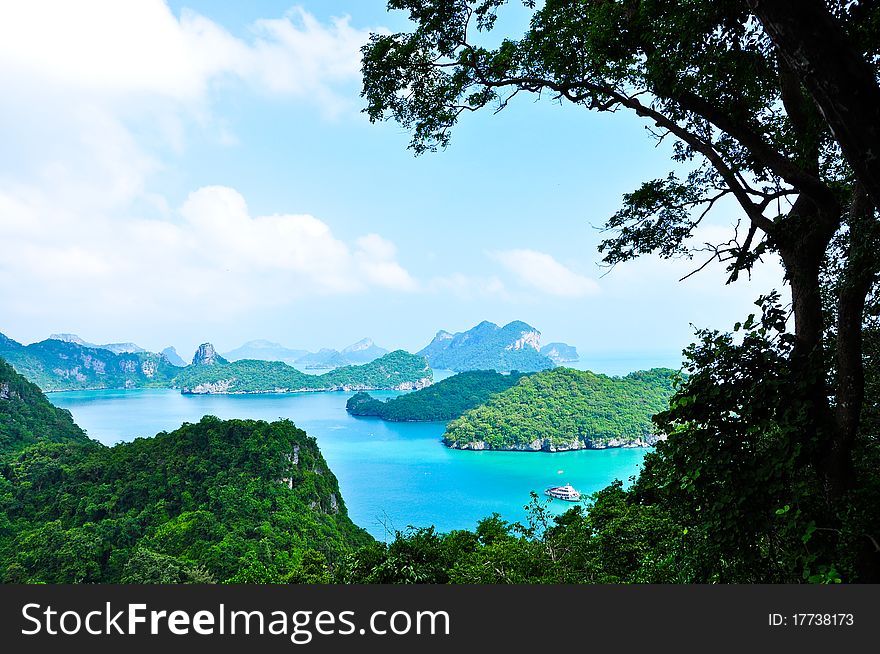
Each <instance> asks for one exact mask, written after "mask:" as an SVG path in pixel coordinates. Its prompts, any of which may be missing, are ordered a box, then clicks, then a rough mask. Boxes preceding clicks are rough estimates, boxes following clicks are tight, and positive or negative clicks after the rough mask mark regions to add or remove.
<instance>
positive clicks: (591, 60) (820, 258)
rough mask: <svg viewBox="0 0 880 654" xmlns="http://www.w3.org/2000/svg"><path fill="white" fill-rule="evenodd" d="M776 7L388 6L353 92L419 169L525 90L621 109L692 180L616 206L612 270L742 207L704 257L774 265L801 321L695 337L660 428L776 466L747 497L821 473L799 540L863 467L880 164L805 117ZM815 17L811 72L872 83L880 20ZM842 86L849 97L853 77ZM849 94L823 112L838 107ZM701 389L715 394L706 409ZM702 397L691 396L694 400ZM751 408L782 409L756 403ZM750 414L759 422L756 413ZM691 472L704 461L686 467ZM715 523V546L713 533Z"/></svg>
mask: <svg viewBox="0 0 880 654" xmlns="http://www.w3.org/2000/svg"><path fill="white" fill-rule="evenodd" d="M508 4H516V5H518V4H522V5H523V6H524V7H525V10H526V11H529V12H530V13H531V17H530V24H529V25H530V26H529V29H528V31H526V33H525V34H522V35H520V36H519V37H518V38H503V39H501V40H500V45H497V46H492V47H489V46H488V45H486V44H487V43H489V42H490V37H491V36H492V35H487V32H490V31H491V30H493V28H495V26H496V21H497V18H498V13H499V12H500V11H503V10H507V9H514V8H513V7H505V5H508ZM539 4H540V7H539V6H538V5H539ZM776 4H779V3H774V2H750V3H743V2H739V1H733V0H716V1H711V2H710V1H703V2H701V1H695V0H690V1H688V0H653V1H649V0H616V1H615V0H546V2H544V3H536V2H533V1H529V0H524V1H522V2H521V3H520V2H512V3H508V1H507V0H479V1H476V0H472V1H467V0H390V1H389V3H388V6H389V9H400V10H406V11H408V12H409V15H410V18H411V20H412V22H413V25H414V27H413V31H412V32H411V33H405V34H392V35H373V36H372V38H371V41H370V43H369V44H368V45H367V46H365V48H364V59H363V73H364V91H363V95H364V97H365V98H366V101H367V108H366V111H367V113H368V114H369V116H370V118H371V119H372V120H374V121H375V120H380V119H385V118H389V117H390V118H393V119H395V120H397V121H398V122H400V123H402V124H403V125H405V126H406V127H408V128H410V129H411V130H412V133H413V138H412V142H411V147H412V148H413V149H414V150H415V151H416V152H417V153H421V152H424V151H427V150H434V149H436V148H438V147H445V146H446V145H447V143H448V142H449V139H450V135H451V129H452V128H453V126H454V125H455V124H456V122H457V121H458V120H459V119H460V118H461V117H462V116H464V115H466V114H467V113H469V112H472V111H478V110H480V109H483V108H490V109H492V108H494V109H496V110H500V109H503V108H504V107H505V106H507V104H508V103H509V102H510V101H511V100H513V98H514V97H515V96H516V95H517V94H523V93H531V94H538V95H541V96H545V97H547V98H548V99H551V100H555V101H559V102H567V103H572V104H575V105H578V106H580V107H583V108H584V110H591V111H599V112H613V111H629V112H632V113H634V114H636V115H638V116H640V117H642V118H644V119H645V120H646V121H647V122H648V123H649V125H650V126H651V127H652V131H653V133H654V134H655V136H656V138H658V139H664V138H668V139H672V140H673V141H674V159H675V163H676V165H675V168H676V170H686V171H687V172H686V173H685V174H683V175H679V174H676V173H674V172H673V173H669V174H668V175H663V176H660V177H659V178H658V179H654V180H648V181H645V182H644V183H643V184H642V185H641V187H640V188H638V189H635V190H634V191H633V192H632V193H630V194H627V195H626V196H625V197H624V199H623V205H622V207H621V209H620V210H619V211H618V212H617V213H616V214H615V215H613V216H612V217H611V218H610V219H609V220H608V222H607V228H608V229H609V232H610V237H609V238H608V239H607V240H605V241H604V242H603V243H602V244H601V246H600V251H602V252H603V253H604V260H605V262H607V263H609V264H616V263H620V262H624V261H627V260H630V259H632V258H635V257H637V256H639V255H641V254H645V253H657V254H659V255H660V256H661V257H666V258H669V257H675V256H682V255H683V256H690V255H691V254H693V247H692V241H693V239H692V236H693V234H694V231H695V230H696V229H697V228H698V227H699V225H700V224H702V223H703V222H704V221H706V220H711V216H712V214H713V210H714V209H716V208H717V207H718V206H719V204H718V203H719V200H721V199H722V198H732V199H733V200H734V201H735V202H736V203H737V204H738V206H739V209H740V211H741V216H742V219H741V228H737V229H736V230H734V231H733V233H731V237H730V240H729V241H727V242H725V243H716V244H711V245H710V247H709V250H708V252H709V254H710V255H711V259H712V260H716V261H718V262H721V263H722V264H724V265H726V267H727V269H728V271H729V274H730V281H731V282H734V281H736V279H737V278H738V277H739V276H740V275H741V274H743V273H746V272H749V271H751V269H752V267H753V266H756V265H760V261H761V258H762V256H764V255H766V254H770V253H774V254H777V255H778V256H779V257H780V258H781V260H782V262H783V264H784V267H785V271H786V278H787V283H788V285H789V288H790V304H788V303H786V309H788V310H790V312H791V314H793V318H794V321H793V323H794V325H793V333H791V334H788V333H787V331H786V321H785V317H786V313H785V311H783V310H781V309H780V308H779V306H778V305H777V304H775V302H774V301H773V300H772V299H770V300H767V301H765V302H764V303H763V305H764V312H765V317H764V319H763V321H750V322H748V323H747V327H746V330H747V331H748V332H749V334H748V338H747V339H746V342H745V343H744V344H743V345H742V346H740V345H736V344H735V342H734V340H729V339H728V340H725V338H724V337H723V336H721V335H718V334H714V335H713V334H711V333H704V334H702V335H701V336H702V347H701V348H695V349H694V350H692V352H691V358H692V362H693V365H694V368H693V372H694V373H695V375H694V380H695V381H694V382H693V383H692V384H691V387H690V390H688V389H685V391H684V392H683V394H682V396H681V397H680V398H679V399H680V400H682V401H681V402H679V403H678V404H677V405H675V406H674V407H673V410H672V411H671V412H670V413H669V414H667V415H665V416H663V419H662V425H661V426H662V427H663V428H664V430H666V431H667V432H668V433H670V434H672V435H673V436H674V435H675V433H676V432H677V431H686V429H685V425H690V426H691V427H693V426H694V425H698V426H699V429H697V430H696V431H694V430H691V432H690V433H699V434H700V438H701V439H702V440H701V442H714V443H716V444H725V443H726V444H728V445H729V443H730V442H734V443H735V447H734V449H736V448H738V449H737V452H747V453H748V454H749V456H750V457H751V458H753V459H754V458H756V457H758V456H759V455H760V456H763V457H766V456H775V457H777V458H778V459H779V461H777V463H778V465H776V466H775V467H771V468H768V469H765V470H761V471H759V474H758V473H756V474H758V476H757V477H755V479H749V480H745V479H743V480H742V483H753V484H754V483H760V482H761V480H762V479H763V480H765V481H766V482H767V483H765V484H764V486H766V487H770V486H773V483H771V481H772V480H771V477H773V476H774V475H775V476H776V478H777V479H788V477H790V476H791V475H792V474H806V475H808V476H812V477H814V479H815V485H814V486H813V487H811V488H812V489H813V491H814V492H813V494H814V495H816V494H817V495H818V496H819V499H820V502H819V506H818V507H813V508H812V509H811V511H812V514H811V515H812V517H810V519H809V520H808V521H806V524H807V525H808V526H807V529H808V531H809V534H810V535H812V534H813V533H814V532H815V530H817V529H818V530H820V531H826V530H827V532H828V533H829V534H831V533H836V534H841V533H843V531H844V529H843V526H842V525H843V524H844V523H845V522H846V519H847V517H846V516H848V515H850V514H851V513H852V510H851V507H852V505H851V502H852V497H853V495H854V494H858V493H859V492H861V490H862V488H861V486H863V480H861V478H860V476H859V475H860V473H859V471H858V470H857V466H856V465H855V463H856V460H855V459H856V458H858V459H861V457H863V453H862V451H861V450H859V454H858V457H854V452H855V451H856V449H857V448H858V447H859V439H860V438H863V439H864V438H867V439H868V440H872V442H874V443H875V442H876V439H875V438H874V435H873V434H868V435H865V434H864V429H862V426H863V420H862V416H863V412H864V410H865V406H866V403H865V371H864V358H865V357H864V354H863V336H864V329H865V315H866V311H865V306H866V300H867V299H868V298H869V297H870V294H871V293H872V289H874V288H875V287H876V283H877V276H878V271H880V223H878V220H877V210H876V206H875V202H874V201H872V195H873V193H871V192H869V190H870V191H873V186H872V182H873V178H872V177H871V174H872V171H873V170H874V168H873V167H872V166H873V163H872V162H868V163H869V164H870V165H867V166H864V165H863V166H851V165H849V163H848V162H847V157H849V158H850V159H851V160H852V159H853V158H854V157H855V158H856V159H858V157H859V154H858V152H859V150H858V148H857V147H855V146H853V144H852V140H853V139H852V138H851V135H850V136H847V138H848V139H849V140H846V139H845V138H843V137H844V136H846V135H844V134H843V133H842V131H841V129H840V128H839V127H838V126H837V125H833V127H834V128H835V129H834V131H832V129H829V122H830V121H831V120H832V119H833V116H832V115H831V114H830V113H829V112H830V110H829V109H828V108H827V107H824V106H823V105H822V103H821V101H820V102H819V105H818V106H817V101H816V100H814V98H816V99H819V100H821V99H820V98H818V96H816V89H815V88H814V86H815V84H812V82H810V83H808V84H807V86H805V85H804V83H803V80H804V79H805V77H804V66H803V65H802V61H801V60H800V59H798V57H797V56H796V55H797V54H798V51H797V47H796V46H794V47H793V48H789V49H788V50H786V46H787V44H788V45H790V42H787V41H785V40H784V39H782V38H779V34H778V33H777V32H778V29H779V28H780V25H781V26H782V27H785V26H786V25H788V26H789V27H790V25H789V23H790V22H791V21H789V22H788V23H784V22H781V21H777V23H776V24H775V27H774V28H773V29H768V30H765V28H764V26H763V25H762V23H761V21H760V20H759V15H761V14H759V15H756V14H753V13H752V11H751V10H750V9H749V6H750V5H752V6H756V7H757V9H756V11H758V12H765V13H766V12H772V10H773V9H774V7H773V6H771V7H770V8H769V9H768V8H767V5H776ZM812 4H817V3H815V2H814V3H812ZM818 4H822V7H820V9H824V11H825V14H827V15H828V16H831V20H833V22H834V25H835V28H836V29H837V32H835V34H836V35H837V38H839V39H843V40H845V44H846V49H845V50H841V51H840V52H839V53H835V52H834V51H833V50H832V51H828V52H826V53H825V56H826V57H829V58H832V61H829V62H826V63H827V66H826V67H825V69H823V70H826V71H827V70H834V65H835V63H836V64H838V65H839V67H840V68H841V69H846V70H849V69H851V68H852V66H850V64H851V62H850V61H849V60H846V58H847V57H849V58H850V59H851V58H852V57H853V56H855V57H857V58H858V63H859V66H857V70H856V73H857V74H859V75H861V77H860V78H859V79H860V80H861V82H862V83H864V82H865V79H864V77H865V71H868V73H867V74H868V77H869V78H870V79H869V80H868V81H869V82H871V83H873V84H874V85H875V86H876V81H877V77H878V69H877V65H876V57H875V52H874V49H875V48H876V46H877V43H878V42H880V38H878V36H880V34H878V33H880V27H878V26H880V10H877V9H875V8H873V4H872V5H871V6H870V7H868V8H866V7H865V6H864V3H862V5H861V6H860V4H859V3H844V2H826V3H824V4H823V3H818ZM795 23H796V21H795ZM774 30H775V31H774ZM771 37H775V38H771ZM498 41H499V39H497V38H496V39H495V42H496V43H497V42H498ZM801 54H804V53H801ZM806 54H807V55H809V54H810V53H806ZM805 56H806V55H805ZM834 57H838V58H839V61H837V62H835V61H833V58H834ZM820 72H821V71H820ZM840 82H841V83H842V84H843V85H844V87H845V88H844V90H846V89H848V88H849V87H847V86H846V84H847V82H846V80H840ZM850 90H851V89H850ZM825 91H826V92H827V89H825ZM811 92H812V93H813V95H811ZM826 94H827V93H826ZM858 97H859V96H858V94H856V101H857V100H858ZM847 98H849V96H847V97H846V98H844V96H843V95H838V96H837V97H836V98H832V101H837V102H838V106H839V105H840V102H841V101H843V100H846V99H847ZM820 109H821V110H820ZM870 110H876V107H872V108H870ZM844 118H845V119H846V118H851V116H849V117H847V116H844ZM874 129H876V125H875V126H874ZM836 136H839V138H835V137H836ZM841 142H844V149H843V150H842V149H841V145H840V143H841ZM844 155H846V156H844ZM854 168H855V173H854ZM703 247H704V248H705V246H703ZM741 348H746V349H741ZM761 352H763V353H764V354H760V353H761ZM768 352H769V353H772V355H768V354H767V353H768ZM737 357H740V358H741V360H738V359H737ZM748 357H752V359H749V358H748ZM755 361H758V363H755ZM719 362H720V363H719ZM716 363H718V365H715V364H716ZM753 364H754V365H753ZM750 366H751V367H750ZM697 373H704V374H702V375H701V374H697ZM712 388H720V389H721V392H720V393H716V394H712V393H710V392H709V391H710V390H711V389H712ZM728 390H729V391H730V392H727V391H728ZM697 391H702V395H701V399H699V400H693V399H691V400H688V398H689V397H690V398H693V397H694V393H695V392H697ZM689 393H690V394H689ZM756 393H772V394H774V397H773V398H772V401H770V402H767V398H764V397H761V398H758V397H755V395H754V394H756ZM869 399H871V403H873V402H876V398H869ZM753 403H754V404H758V405H760V407H759V408H754V407H751V408H750V406H751V405H752V404H753ZM676 406H677V407H678V411H676V410H675V408H676ZM695 406H698V407H700V409H699V410H693V408H694V407H695ZM684 407H691V409H692V410H687V409H685V408H684ZM752 409H754V410H752ZM731 416H733V417H734V419H733V420H732V419H731ZM734 422H735V423H736V424H735V425H734V424H733V423H734ZM725 430H727V431H725ZM756 434H760V438H758V437H757V436H755V435H756ZM713 439H714V440H713ZM675 440H676V439H675V438H671V439H670V441H675ZM678 440H679V441H680V442H681V443H682V444H685V443H686V442H687V440H688V439H687V438H685V437H683V436H682V437H681V438H679V439H678ZM693 442H696V441H693ZM768 442H769V443H772V445H768ZM682 447H684V445H682ZM724 447H726V445H725V446H724ZM724 447H722V446H721V445H718V446H717V447H715V448H714V449H711V450H699V448H697V449H698V450H699V451H700V452H701V456H704V457H712V456H715V457H716V459H717V460H721V461H724V462H731V461H740V458H738V455H736V456H734V455H733V454H732V453H731V451H730V450H725V449H724ZM685 458H687V457H685ZM674 460H675V456H673V455H672V453H670V454H668V455H667V456H666V462H667V463H668V462H670V461H674ZM744 460H745V459H743V461H744ZM741 463H742V461H741ZM725 464H726V463H725ZM682 465H684V464H682ZM688 465H691V466H692V467H693V466H694V465H698V464H695V463H694V462H693V460H692V458H691V460H690V463H689V464H688ZM743 465H745V463H743ZM673 468H674V466H673ZM679 472H680V473H681V474H683V475H685V474H686V475H688V479H689V480H690V481H686V482H684V483H682V488H686V487H693V488H698V487H700V484H705V486H704V489H713V490H712V491H711V492H716V491H717V489H718V484H717V482H718V479H717V478H715V479H712V480H709V481H708V482H707V481H706V477H705V476H704V477H703V479H702V480H701V481H699V482H698V481H697V478H699V477H700V471H699V470H696V477H692V474H691V473H694V472H695V471H694V470H693V469H692V468H690V469H687V470H685V469H682V470H679ZM716 473H718V471H717V470H716ZM733 473H734V475H738V474H739V473H738V472H737V471H736V469H734V471H733ZM718 474H720V473H718ZM662 477H663V475H660V474H656V475H654V477H653V480H654V482H656V483H666V484H667V486H668V485H669V484H670V483H671V481H670V480H669V479H668V477H669V475H667V479H666V481H665V482H662V481H659V480H661V478H662ZM732 481H733V483H736V479H733V480H732ZM789 481H790V480H789ZM789 481H783V482H780V483H781V484H782V485H781V486H780V489H781V490H779V492H776V493H774V494H771V496H768V497H767V498H765V499H766V501H767V502H768V503H770V504H772V503H773V502H776V503H780V502H782V501H783V500H784V499H785V498H786V497H788V495H786V493H788V494H791V493H792V492H793V491H792V487H793V486H792V485H791V484H790V483H789ZM695 497H696V496H695ZM706 497H709V495H706ZM704 499H705V498H704ZM785 506H789V507H790V506H791V505H790V504H785V505H783V506H781V507H779V509H778V510H780V511H782V512H783V514H785V513H787V512H788V509H785V508H784V507H785ZM766 509H767V507H759V510H760V511H765V510H766ZM720 510H726V508H724V506H722V509H720ZM709 511H710V512H711V508H709ZM765 512H766V511H765ZM794 513H795V511H792V514H794ZM754 520H757V521H759V518H758V517H754ZM865 524H866V523H865V521H861V522H859V525H861V527H859V528H857V529H862V531H863V532H864V533H861V534H858V536H857V538H856V539H855V540H856V541H858V544H856V545H853V547H855V548H856V549H863V550H864V552H863V554H864V555H863V556H862V555H860V563H858V565H856V567H860V569H861V570H862V573H861V574H862V578H868V577H870V576H871V575H872V574H874V572H872V570H873V569H874V566H875V565H876V564H875V563H874V561H876V558H877V554H876V550H880V547H878V546H877V540H878V538H877V536H876V534H874V533H870V529H871V528H873V527H872V525H873V523H872V524H869V525H868V526H865ZM873 526H876V525H873ZM716 527H717V528H718V529H719V530H720V531H721V532H723V528H724V521H721V522H719V523H718V524H717V525H716ZM801 527H803V525H800V527H797V528H801ZM810 537H811V536H810ZM773 538H774V537H769V538H763V540H762V539H759V540H762V542H761V543H760V544H759V545H758V546H757V548H758V549H759V550H761V553H762V554H761V555H762V556H763V557H764V558H773V556H774V555H773V554H772V552H773V551H774V548H773V543H772V541H773ZM768 542H769V544H768ZM806 542H807V541H806V540H805V541H804V543H805V544H806ZM768 552H770V553H769V554H768Z"/></svg>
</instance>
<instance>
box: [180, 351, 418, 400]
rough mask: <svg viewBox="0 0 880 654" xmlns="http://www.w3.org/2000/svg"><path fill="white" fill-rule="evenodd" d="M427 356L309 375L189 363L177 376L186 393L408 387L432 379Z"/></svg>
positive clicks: (248, 362) (277, 365) (392, 355)
mask: <svg viewBox="0 0 880 654" xmlns="http://www.w3.org/2000/svg"><path fill="white" fill-rule="evenodd" d="M431 377H432V373H431V369H430V368H428V365H427V363H426V362H425V359H424V357H420V356H416V355H414V354H410V353H409V352H405V351H403V350H396V351H394V352H389V353H388V354H386V355H384V356H382V357H379V358H378V359H376V360H375V361H371V362H370V363H365V364H363V365H359V366H343V367H341V368H337V369H335V370H331V371H330V372H328V373H325V374H323V375H309V374H306V373H304V372H300V371H299V370H297V369H296V368H294V367H292V366H289V365H287V364H286V363H282V362H280V361H258V360H254V359H243V360H240V361H234V362H232V363H222V364H216V365H213V366H187V367H186V368H184V369H183V370H182V371H181V372H180V374H178V375H177V377H176V378H175V379H174V385H175V386H176V387H178V388H181V389H183V392H184V393H272V392H287V391H337V390H360V389H396V388H407V387H412V386H415V385H418V384H423V383H424V382H425V380H428V381H430V380H431Z"/></svg>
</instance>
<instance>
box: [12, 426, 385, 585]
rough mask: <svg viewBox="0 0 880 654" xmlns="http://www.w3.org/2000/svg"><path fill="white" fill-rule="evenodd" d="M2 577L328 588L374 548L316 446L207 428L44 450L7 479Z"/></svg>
mask: <svg viewBox="0 0 880 654" xmlns="http://www.w3.org/2000/svg"><path fill="white" fill-rule="evenodd" d="M0 509H2V511H3V514H4V515H5V516H6V521H5V523H4V522H0V562H2V563H0V567H4V568H6V569H7V574H6V577H7V580H8V581H23V582H29V583H35V582H47V583H75V582H121V581H125V582H131V583H208V582H211V581H213V580H216V581H219V582H224V581H230V582H232V581H241V580H252V581H261V582H267V581H272V582H283V581H286V580H288V579H315V578H317V576H319V575H318V567H319V566H316V564H315V555H314V554H309V555H308V556H309V557H311V558H308V559H307V560H306V562H305V563H303V560H304V559H303V557H304V556H305V554H304V553H305V552H308V551H310V550H314V551H317V552H319V553H320V555H321V556H323V557H324V560H325V561H331V562H332V561H335V560H336V559H337V558H338V557H339V556H340V555H341V554H342V553H344V552H346V551H348V550H349V549H350V548H352V547H355V546H358V545H363V544H366V543H368V542H370V541H371V538H370V537H369V536H368V535H367V534H366V532H364V531H363V530H361V529H360V528H358V527H356V526H355V525H354V524H353V523H352V522H351V520H350V519H349V518H348V515H347V512H346V509H345V504H344V502H343V500H342V498H341V496H340V494H339V487H338V484H337V481H336V478H335V477H334V475H333V473H332V472H331V471H330V470H329V469H328V467H327V464H326V462H325V461H324V458H323V457H322V456H321V453H320V451H319V450H318V447H317V444H316V443H315V441H314V439H313V438H310V437H308V436H307V435H306V434H305V432H303V431H302V430H300V429H297V428H296V427H295V426H294V425H293V424H292V423H290V422H289V421H278V422H273V423H267V422H263V421H254V420H229V421H222V420H219V419H217V418H213V417H205V418H203V419H202V420H201V421H200V422H199V423H197V424H185V425H184V426H182V427H181V428H180V429H177V430H175V431H173V432H170V433H165V432H163V433H161V434H158V435H157V436H156V437H155V438H149V439H143V438H142V439H137V440H135V441H133V442H131V443H125V444H121V445H116V446H114V447H112V448H108V447H104V446H102V445H99V444H97V443H94V442H89V443H70V444H56V443H41V444H38V445H35V446H33V447H30V448H28V449H25V450H23V451H22V452H20V453H19V454H18V455H17V456H16V457H10V458H8V459H7V461H6V463H5V464H4V465H3V466H2V467H0Z"/></svg>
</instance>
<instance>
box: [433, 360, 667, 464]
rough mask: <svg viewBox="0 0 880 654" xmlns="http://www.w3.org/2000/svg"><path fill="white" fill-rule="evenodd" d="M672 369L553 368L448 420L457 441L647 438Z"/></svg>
mask: <svg viewBox="0 0 880 654" xmlns="http://www.w3.org/2000/svg"><path fill="white" fill-rule="evenodd" d="M675 379H676V373H675V372H674V371H672V370H668V369H663V368H656V369H653V370H648V371H643V372H634V373H630V374H629V375H627V376H626V377H606V376H605V375H597V374H595V373H592V372H586V371H580V370H572V369H570V368H556V369H554V370H547V371H544V372H541V373H536V374H534V375H529V376H528V377H523V378H522V379H520V380H519V382H518V383H517V384H516V385H515V386H512V387H511V388H509V389H507V390H506V391H502V392H501V393H498V394H496V395H493V396H492V397H490V398H489V400H488V401H487V402H486V403H485V404H483V405H481V406H479V407H477V408H475V409H471V410H470V411H468V412H466V413H465V414H464V415H462V416H461V417H460V418H457V419H456V420H453V421H452V422H450V423H449V425H448V426H447V429H446V433H445V434H444V441H445V442H446V443H447V444H449V445H452V446H454V447H462V446H467V445H468V444H470V443H475V442H480V441H481V442H483V443H485V444H486V445H487V446H488V447H489V448H490V449H546V450H556V449H579V448H583V447H606V446H608V445H609V444H610V445H622V444H628V443H634V442H636V441H640V440H641V441H647V440H649V439H650V438H651V435H652V434H653V428H652V424H651V416H652V415H653V414H655V413H657V412H659V411H661V410H663V409H664V408H665V407H666V405H667V402H668V400H669V397H670V396H671V395H672V391H673V384H674V381H675Z"/></svg>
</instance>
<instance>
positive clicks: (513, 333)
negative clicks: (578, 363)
mask: <svg viewBox="0 0 880 654" xmlns="http://www.w3.org/2000/svg"><path fill="white" fill-rule="evenodd" d="M540 347H541V332H539V331H538V330H537V329H535V328H534V327H532V326H531V325H529V324H527V323H524V322H522V321H521V320H514V321H513V322H510V323H508V324H506V325H504V327H499V326H498V325H496V324H495V323H491V322H489V321H486V320H484V321H483V322H481V323H480V324H479V325H477V326H475V327H473V328H471V329H469V330H467V331H465V332H459V333H456V334H451V333H449V332H447V331H444V330H440V331H439V332H437V335H436V336H434V339H433V340H432V341H431V342H430V343H429V344H428V345H427V346H425V347H424V348H422V349H421V350H420V351H419V352H418V354H421V355H422V356H424V357H425V358H426V359H428V363H429V364H430V365H431V367H432V368H434V369H435V370H437V369H443V370H454V371H455V372H463V371H465V370H496V371H498V372H508V371H511V370H519V371H521V372H536V371H538V370H546V369H548V368H552V367H553V366H554V365H555V364H554V363H553V361H552V360H551V359H550V357H548V356H545V355H544V354H541V352H540Z"/></svg>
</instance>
